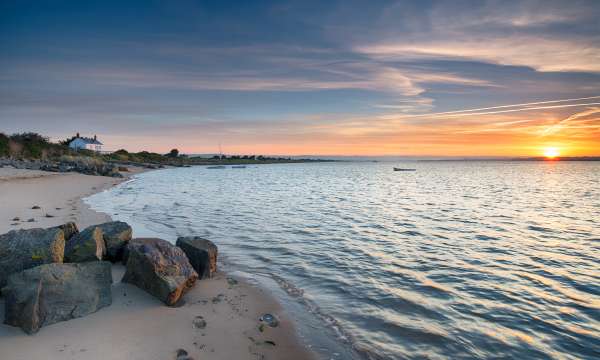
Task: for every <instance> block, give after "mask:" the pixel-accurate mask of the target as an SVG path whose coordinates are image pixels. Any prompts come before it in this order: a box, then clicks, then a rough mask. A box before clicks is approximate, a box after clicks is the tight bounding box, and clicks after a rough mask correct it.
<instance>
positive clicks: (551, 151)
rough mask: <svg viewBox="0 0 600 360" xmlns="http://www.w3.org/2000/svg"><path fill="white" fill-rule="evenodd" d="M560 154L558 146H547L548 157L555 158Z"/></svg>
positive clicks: (545, 154)
mask: <svg viewBox="0 0 600 360" xmlns="http://www.w3.org/2000/svg"><path fill="white" fill-rule="evenodd" d="M558 155H560V153H559V151H558V148H555V147H549V148H545V149H544V156H545V157H547V158H549V159H552V158H555V157H557V156H558Z"/></svg>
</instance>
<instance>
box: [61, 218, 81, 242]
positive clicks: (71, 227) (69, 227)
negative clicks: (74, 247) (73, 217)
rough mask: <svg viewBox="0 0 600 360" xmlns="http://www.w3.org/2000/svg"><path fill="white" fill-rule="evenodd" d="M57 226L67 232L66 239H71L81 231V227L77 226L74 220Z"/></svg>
mask: <svg viewBox="0 0 600 360" xmlns="http://www.w3.org/2000/svg"><path fill="white" fill-rule="evenodd" d="M57 228H59V229H61V230H62V231H63V233H64V234H65V241H69V239H71V238H72V237H73V235H75V234H78V233H79V228H77V224H75V223H74V222H72V221H69V222H68V223H65V224H62V225H59V226H57Z"/></svg>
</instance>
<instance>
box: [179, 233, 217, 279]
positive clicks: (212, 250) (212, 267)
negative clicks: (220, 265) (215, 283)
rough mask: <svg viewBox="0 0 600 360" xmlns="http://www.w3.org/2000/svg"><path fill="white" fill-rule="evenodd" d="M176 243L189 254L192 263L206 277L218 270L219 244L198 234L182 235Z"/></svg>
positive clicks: (201, 276)
mask: <svg viewBox="0 0 600 360" xmlns="http://www.w3.org/2000/svg"><path fill="white" fill-rule="evenodd" d="M176 245H177V246H179V247H180V248H181V249H182V250H183V252H185V254H186V255H187V257H188V259H189V260H190V263H191V264H192V266H193V267H194V269H195V270H196V272H197V273H198V276H200V279H206V278H210V277H212V276H213V274H214V273H215V272H216V271H217V252H218V251H217V245H215V244H214V243H213V242H212V241H210V240H206V239H203V238H201V237H198V236H188V237H180V238H178V239H177V242H176Z"/></svg>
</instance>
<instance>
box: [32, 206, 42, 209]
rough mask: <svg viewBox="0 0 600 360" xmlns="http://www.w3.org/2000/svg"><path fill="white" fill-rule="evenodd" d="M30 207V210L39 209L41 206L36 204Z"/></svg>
mask: <svg viewBox="0 0 600 360" xmlns="http://www.w3.org/2000/svg"><path fill="white" fill-rule="evenodd" d="M31 209H32V210H39V209H41V208H40V207H39V206H38V205H33V206H32V207H31Z"/></svg>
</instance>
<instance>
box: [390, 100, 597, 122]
mask: <svg viewBox="0 0 600 360" xmlns="http://www.w3.org/2000/svg"><path fill="white" fill-rule="evenodd" d="M590 99H600V95H597V96H588V97H582V98H574V99H562V100H548V101H537V102H529V103H521V104H513V105H500V106H490V107H483V108H476V109H465V110H455V111H444V112H437V113H428V114H414V115H408V114H402V115H399V116H396V117H395V118H409V117H410V118H413V117H436V116H440V115H451V116H452V115H454V116H457V115H464V116H468V115H487V114H499V113H504V112H516V111H527V110H540V109H554V108H562V107H573V106H588V105H598V103H583V104H561V105H553V106H547V107H539V106H538V107H531V105H543V104H554V103H561V102H571V101H582V100H590ZM519 106H520V107H523V108H521V109H510V110H499V111H490V112H481V111H484V110H495V109H506V108H513V107H519ZM474 111H477V112H474Z"/></svg>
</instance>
